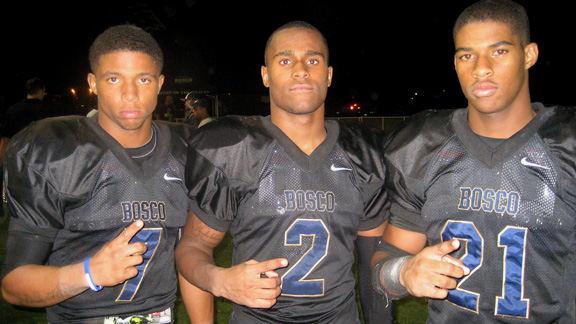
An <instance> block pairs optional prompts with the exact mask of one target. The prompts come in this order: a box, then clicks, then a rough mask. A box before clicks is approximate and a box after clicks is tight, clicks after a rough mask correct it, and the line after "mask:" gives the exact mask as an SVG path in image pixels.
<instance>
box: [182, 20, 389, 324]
mask: <svg viewBox="0 0 576 324" xmlns="http://www.w3.org/2000/svg"><path fill="white" fill-rule="evenodd" d="M261 75H262V80H263V83H264V85H265V86H266V87H268V88H269V92H270V116H267V117H260V116H251V117H227V118H220V119H219V120H216V121H213V122H211V123H210V124H207V125H206V126H204V127H202V128H201V129H199V131H198V132H197V133H195V134H194V135H193V138H192V140H191V145H190V149H189V154H188V161H187V168H186V184H187V186H188V187H189V195H190V197H191V198H192V199H193V201H192V208H191V209H192V212H191V213H190V215H189V217H188V221H187V223H186V227H185V229H184V232H183V237H182V240H181V241H180V243H179V244H178V247H177V249H176V261H177V265H178V268H179V270H180V271H181V273H182V275H183V276H184V277H186V278H187V279H188V280H189V281H190V282H192V283H194V284H196V285H198V286H199V287H201V288H203V289H205V290H208V291H210V292H212V293H214V294H215V295H216V296H222V297H225V298H228V299H230V300H232V301H233V302H234V311H233V313H232V315H231V318H230V323H331V324H338V323H342V324H344V323H346V324H352V323H360V319H359V314H358V309H357V308H358V307H357V305H356V299H355V291H354V286H355V280H354V276H353V273H352V265H353V263H354V242H355V240H356V237H357V236H358V235H360V236H367V237H370V236H372V237H379V236H380V235H381V234H378V233H382V231H383V228H384V224H385V219H384V217H383V216H384V215H383V212H382V210H383V207H384V204H385V203H386V201H387V200H386V197H385V194H384V191H383V189H382V186H383V182H384V175H385V169H384V165H383V162H382V153H383V152H382V148H383V146H382V144H383V143H382V136H381V133H380V131H379V130H376V129H374V128H370V127H367V126H361V125H347V124H344V123H340V122H336V121H329V120H324V100H325V98H326V93H327V90H328V87H329V86H330V84H331V82H332V67H331V66H330V65H329V64H328V46H327V43H326V40H325V39H324V37H323V36H322V34H321V33H320V32H319V31H318V30H317V29H316V28H314V27H313V26H311V25H309V24H307V23H304V22H292V23H288V24H286V25H284V26H282V27H280V28H279V29H278V30H276V31H275V32H274V33H272V35H271V36H270V38H269V40H268V43H267V45H266V49H265V66H263V67H262V68H261ZM227 231H230V233H231V235H232V240H233V245H234V251H233V266H232V267H231V268H221V267H217V266H215V264H214V260H213V257H212V251H213V249H214V248H215V247H216V246H217V245H218V243H219V242H220V241H221V240H222V238H223V236H224V234H225V233H226V232H227ZM368 245H369V244H368ZM370 258H371V256H370V257H368V261H367V263H368V266H369V262H370ZM367 279H369V278H367Z"/></svg>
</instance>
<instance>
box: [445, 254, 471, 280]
mask: <svg viewBox="0 0 576 324" xmlns="http://www.w3.org/2000/svg"><path fill="white" fill-rule="evenodd" d="M442 262H447V263H450V264H452V265H455V266H456V267H458V268H459V269H462V271H463V274H462V275H464V276H467V275H469V274H470V269H469V268H468V267H466V266H465V265H464V263H462V260H460V259H456V258H453V257H451V256H449V255H445V256H443V257H442ZM452 277H453V276H452ZM460 277H461V276H459V277H457V278H460Z"/></svg>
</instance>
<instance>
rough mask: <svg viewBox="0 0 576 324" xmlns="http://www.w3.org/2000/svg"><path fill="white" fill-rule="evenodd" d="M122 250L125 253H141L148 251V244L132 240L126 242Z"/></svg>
mask: <svg viewBox="0 0 576 324" xmlns="http://www.w3.org/2000/svg"><path fill="white" fill-rule="evenodd" d="M123 251H124V253H126V255H142V254H144V253H146V251H148V245H146V243H144V242H134V243H130V244H128V246H126V248H124V249H123Z"/></svg>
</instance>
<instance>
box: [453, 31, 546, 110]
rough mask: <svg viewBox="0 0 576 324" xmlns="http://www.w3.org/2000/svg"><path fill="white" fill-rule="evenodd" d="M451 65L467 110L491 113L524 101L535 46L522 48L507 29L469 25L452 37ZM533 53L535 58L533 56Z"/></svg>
mask: <svg viewBox="0 0 576 324" xmlns="http://www.w3.org/2000/svg"><path fill="white" fill-rule="evenodd" d="M455 46H456V53H455V55H454V65H455V67H456V73H457V75H458V80H459V81H460V86H461V87H462V91H463V93H464V95H465V96H466V98H467V99H468V104H469V107H470V108H471V109H474V110H476V111H478V112H480V113H494V112H499V111H503V110H504V109H507V108H509V107H513V106H514V105H515V104H517V103H519V102H525V100H526V98H525V97H526V96H528V101H529V93H528V69H529V68H530V67H531V66H532V65H533V64H534V63H535V62H536V58H537V49H536V52H534V51H533V49H534V46H536V45H535V44H533V43H532V44H528V45H526V46H523V45H522V44H521V41H520V39H519V37H518V35H515V34H514V33H513V32H512V29H511V28H510V26H509V25H508V24H506V23H500V22H493V21H488V22H473V23H469V24H467V25H465V26H464V27H463V28H462V29H461V30H460V31H459V32H458V34H457V35H456V37H455ZM534 54H536V55H534Z"/></svg>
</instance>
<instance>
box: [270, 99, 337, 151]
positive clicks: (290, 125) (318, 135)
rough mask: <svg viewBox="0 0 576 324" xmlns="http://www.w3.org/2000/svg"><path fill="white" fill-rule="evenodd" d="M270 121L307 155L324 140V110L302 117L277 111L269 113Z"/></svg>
mask: <svg viewBox="0 0 576 324" xmlns="http://www.w3.org/2000/svg"><path fill="white" fill-rule="evenodd" d="M270 119H271V121H272V123H273V124H274V125H276V127H278V128H280V130H282V132H283V133H284V134H286V136H288V138H290V140H292V142H294V144H296V146H298V147H299V148H300V150H302V152H304V153H306V154H307V155H310V154H312V152H314V150H315V149H316V148H317V147H318V146H319V145H320V144H322V142H323V141H324V139H326V128H325V127H324V109H318V110H316V111H315V112H313V113H310V114H303V115H296V114H291V113H288V112H286V111H284V110H280V109H277V110H272V111H271V112H270Z"/></svg>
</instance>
